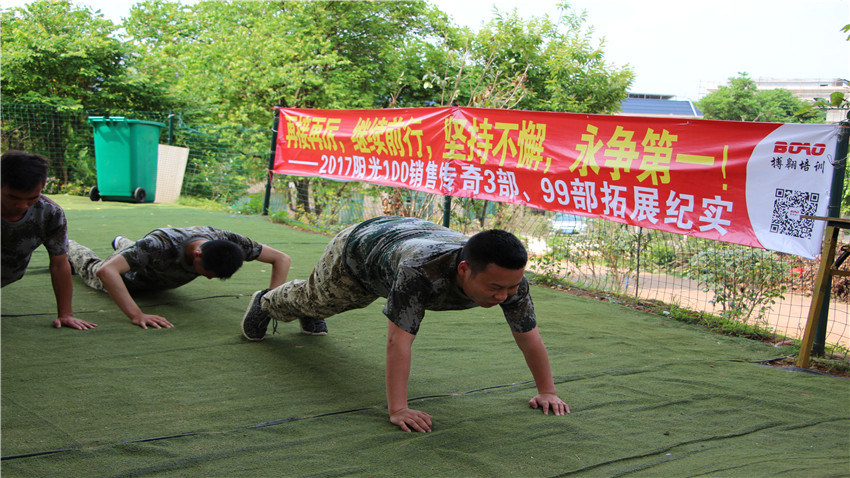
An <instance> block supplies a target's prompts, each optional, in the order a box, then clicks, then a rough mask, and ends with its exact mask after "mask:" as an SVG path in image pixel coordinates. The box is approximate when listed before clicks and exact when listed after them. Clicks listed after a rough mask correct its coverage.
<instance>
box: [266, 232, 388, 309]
mask: <svg viewBox="0 0 850 478" xmlns="http://www.w3.org/2000/svg"><path fill="white" fill-rule="evenodd" d="M353 228H354V226H352V227H350V228H348V229H346V230H344V231H342V232H340V233H339V234H337V235H336V237H334V238H333V239H331V242H330V243H329V244H328V245H327V247H325V252H324V253H322V257H321V259H319V263H318V264H316V267H315V268H314V269H313V272H312V273H311V274H310V277H309V278H308V279H307V280H301V279H296V280H291V281H289V282H287V283H285V284H283V285H281V286H279V287H277V288H275V289H272V290H270V291H269V292H267V293H266V294H265V295H264V296H263V300H262V307H263V310H264V311H266V312H268V313H269V315H271V316H272V318H274V319H277V320H282V321H284V322H290V321H293V320H296V319H302V318H303V319H314V320H315V319H324V318H327V317H330V316H332V315H336V314H339V313H341V312H345V311H347V310H351V309H362V308H363V307H366V306H367V305H369V304H371V303H372V302H374V301H375V299H377V298H378V296H376V295H374V294H372V293H371V292H368V291H366V290H365V289H363V287H361V286H360V284H359V283H358V282H357V281H356V280H355V279H354V278H353V277H351V274H350V273H349V271H348V268H347V267H346V266H345V259H344V257H343V256H344V252H345V242H346V240H347V239H348V236H349V234H351V231H352V229H353Z"/></svg>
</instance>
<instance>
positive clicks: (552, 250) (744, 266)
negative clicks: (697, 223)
mask: <svg viewBox="0 0 850 478" xmlns="http://www.w3.org/2000/svg"><path fill="white" fill-rule="evenodd" d="M105 114H110V115H112V116H125V117H127V118H132V119H139V120H151V121H158V122H162V123H165V124H166V125H167V126H166V128H163V130H162V137H161V142H162V143H163V144H171V145H174V146H180V147H185V148H188V149H189V160H188V164H187V167H186V172H185V179H184V182H183V186H182V192H181V194H182V201H183V202H184V203H189V204H192V203H194V202H199V201H202V202H205V203H208V204H214V205H215V206H216V207H219V208H227V209H229V210H233V211H236V212H240V213H245V214H259V213H262V212H263V211H266V212H267V213H268V214H269V216H270V217H271V218H272V219H273V220H275V221H278V222H281V223H287V224H294V225H298V226H299V227H305V228H310V229H313V230H316V231H318V232H323V233H327V234H331V233H333V232H336V231H338V230H341V229H342V228H344V227H345V226H347V225H349V224H352V223H356V222H359V221H361V220H363V219H367V218H370V217H374V216H378V215H382V214H395V215H405V216H416V217H421V218H425V219H429V220H432V221H434V222H438V223H444V222H446V221H448V222H449V223H450V225H451V227H452V228H454V229H457V230H460V231H463V232H465V233H474V232H477V231H479V230H482V229H487V228H493V227H497V228H502V229H506V230H510V231H512V232H514V233H515V234H516V235H517V236H519V237H521V238H522V239H523V241H525V243H526V245H527V247H528V250H529V253H530V255H531V256H532V260H531V264H530V267H529V270H530V272H532V275H533V278H534V280H535V281H536V282H537V283H541V284H545V285H549V286H554V287H564V288H569V289H571V290H572V291H573V292H575V293H587V294H591V295H594V296H598V297H603V298H605V297H607V298H608V299H609V300H614V301H620V302H623V303H624V304H626V305H632V306H638V307H643V308H648V309H652V310H653V311H656V312H660V313H664V314H668V315H671V316H673V317H676V318H679V319H682V320H688V321H692V322H700V323H704V324H706V325H709V326H712V327H721V328H723V329H724V330H725V331H727V332H728V331H732V332H736V330H737V331H739V332H740V333H741V334H742V335H747V336H752V337H760V338H764V339H768V340H775V341H776V342H784V341H786V340H787V339H791V340H798V339H800V338H801V337H802V334H803V330H804V328H805V322H806V318H807V315H808V311H809V307H810V304H811V301H812V298H811V291H812V288H813V285H814V282H815V279H816V274H817V271H818V268H819V262H818V261H812V260H806V259H803V258H800V257H795V256H790V255H787V254H780V253H775V252H771V251H764V250H759V249H753V248H749V247H744V246H737V245H731V244H724V243H719V242H715V241H708V240H704V239H699V238H693V237H689V236H683V235H677V234H673V233H668V232H660V231H655V230H648V229H642V228H636V227H634V226H628V225H624V224H620V223H616V222H611V221H606V220H600V219H589V218H585V217H581V216H574V215H569V214H555V213H553V212H549V211H543V210H539V209H534V208H530V207H526V206H519V205H512V204H502V203H495V202H489V201H482V200H470V199H461V198H452V199H451V200H450V206H449V207H448V208H447V202H446V198H444V197H442V196H434V195H429V194H425V193H419V192H416V191H410V190H405V189H397V188H390V187H384V186H376V185H371V184H366V183H358V182H335V181H329V180H325V179H321V178H307V177H294V176H280V175H274V176H272V177H271V178H269V176H268V173H267V168H268V160H269V154H270V146H271V138H272V134H271V130H270V129H269V130H247V129H244V128H232V127H231V128H228V127H221V126H215V125H190V124H187V123H191V121H189V120H188V119H186V117H184V116H183V115H181V114H173V113H150V112H139V111H110V112H102V111H85V112H73V111H69V112H62V111H59V110H57V108H55V107H50V106H45V105H32V104H16V103H10V104H3V106H2V144H1V145H0V146H2V150H3V151H6V150H9V149H24V150H28V151H30V152H33V153H38V154H41V155H44V156H45V157H47V158H48V159H50V160H51V161H52V174H51V179H50V184H49V186H48V189H47V191H48V193H60V192H62V193H70V194H85V193H86V192H87V191H89V189H90V188H91V187H92V186H95V185H96V183H97V178H96V168H95V154H94V147H93V133H92V127H91V125H90V124H88V122H87V117H88V116H102V115H105ZM272 119H273V118H272V114H271V110H270V114H269V125H271V124H272ZM269 179H271V181H270V189H269V191H268V203H267V205H266V198H267V193H266V189H267V183H268V182H269ZM445 211H449V212H448V214H446V213H445ZM849 316H850V278H847V277H836V278H835V279H834V281H833V287H832V294H831V300H830V306H829V315H828V321H827V325H826V327H825V329H824V331H823V332H822V335H825V344H826V347H825V349H826V351H827V352H828V353H839V354H842V355H843V354H845V353H846V352H847V349H848V347H850V325H848V324H850V320H848V317H849ZM820 345H821V346H822V345H823V344H820ZM817 347H818V345H816V348H817Z"/></svg>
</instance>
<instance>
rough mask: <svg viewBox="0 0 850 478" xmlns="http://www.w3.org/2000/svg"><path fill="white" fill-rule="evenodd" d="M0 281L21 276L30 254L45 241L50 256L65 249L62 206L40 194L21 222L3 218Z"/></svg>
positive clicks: (66, 249) (13, 280) (3, 282)
mask: <svg viewBox="0 0 850 478" xmlns="http://www.w3.org/2000/svg"><path fill="white" fill-rule="evenodd" d="M2 223H3V227H2V237H0V250H2V253H1V254H2V256H0V278H1V279H0V282H2V287H5V286H7V285H8V284H11V283H12V282H15V281H17V280H19V279H21V278H22V277H23V276H24V273H25V272H26V271H27V266H28V265H29V263H30V259H31V258H32V253H33V251H35V250H36V249H38V246H40V245H42V244H44V247H45V249H47V253H48V254H50V255H51V256H61V255H63V254H66V253H67V252H68V222H67V221H66V219H65V212H64V211H62V208H61V207H60V206H59V205H58V204H56V203H55V202H53V201H52V200H51V199H49V198H47V197H46V196H41V197H40V198H39V199H38V201H36V202H35V204H33V205H32V207H30V208H29V209H28V210H27V212H26V214H24V217H23V218H21V220H20V221H16V222H9V221H6V220H5V219H3V220H2Z"/></svg>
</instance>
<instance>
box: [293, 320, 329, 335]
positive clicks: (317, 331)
mask: <svg viewBox="0 0 850 478" xmlns="http://www.w3.org/2000/svg"><path fill="white" fill-rule="evenodd" d="M300 322H301V333H302V334H304V335H328V324H326V323H325V319H316V320H313V319H300Z"/></svg>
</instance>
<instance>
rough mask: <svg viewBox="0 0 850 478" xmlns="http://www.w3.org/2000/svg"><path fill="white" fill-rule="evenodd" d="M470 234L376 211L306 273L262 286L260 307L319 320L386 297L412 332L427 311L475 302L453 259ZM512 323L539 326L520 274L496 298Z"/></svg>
mask: <svg viewBox="0 0 850 478" xmlns="http://www.w3.org/2000/svg"><path fill="white" fill-rule="evenodd" d="M466 240H467V237H466V236H464V235H462V234H460V233H458V232H455V231H452V230H449V229H446V228H444V227H442V226H439V225H437V224H434V223H431V222H428V221H423V220H421V219H415V218H401V217H378V218H374V219H370V220H368V221H365V222H363V223H360V224H358V225H355V226H352V227H350V228H348V229H346V230H344V231H342V232H341V233H339V234H338V235H337V236H336V237H334V238H333V239H332V240H331V242H330V243H329V244H328V246H327V247H326V248H325V252H324V253H323V254H322V257H321V259H320V260H319V263H318V264H317V265H316V267H315V269H314V270H313V272H312V273H311V274H310V277H309V278H308V279H307V280H306V281H304V280H293V281H289V282H287V283H286V284H283V285H281V286H280V287H278V288H276V289H273V290H271V291H269V292H267V293H266V294H265V295H264V296H263V298H262V307H263V310H264V311H265V312H267V313H269V315H270V316H271V317H272V318H275V319H278V320H284V321H287V322H288V321H292V320H295V319H302V318H308V319H314V320H315V319H324V318H327V317H330V316H332V315H335V314H338V313H341V312H344V311H346V310H351V309H359V308H363V307H366V306H367V305H369V304H371V303H372V302H373V301H375V300H376V299H377V298H378V297H385V298H386V299H387V303H386V305H385V306H384V310H383V312H384V315H386V316H387V318H388V319H389V320H391V321H392V322H393V323H395V324H396V325H398V326H399V327H400V328H401V329H403V330H405V331H407V332H409V333H411V334H416V333H417V332H418V330H419V325H420V323H421V322H422V319H423V318H424V316H425V310H461V309H468V308H471V307H476V306H477V304H475V302H473V301H472V300H471V299H469V297H467V296H466V295H465V294H464V293H463V291H462V290H461V289H460V288H459V287H458V286H457V282H456V277H457V265H458V263H459V262H460V252H461V249H462V248H463V245H464V244H465V243H466ZM500 305H501V307H502V311H503V312H504V314H505V319H506V320H507V321H508V325H509V326H510V327H511V329H512V330H514V331H516V332H528V331H529V330H532V329H534V327H535V326H536V320H535V315H534V305H533V303H532V301H531V296H530V294H529V288H528V281H526V280H525V279H524V278H523V280H522V283H521V284H520V286H519V290H518V291H517V293H516V294H514V295H513V296H511V297H509V298H508V299H507V300H506V301H505V302H504V303H502V304H500Z"/></svg>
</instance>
